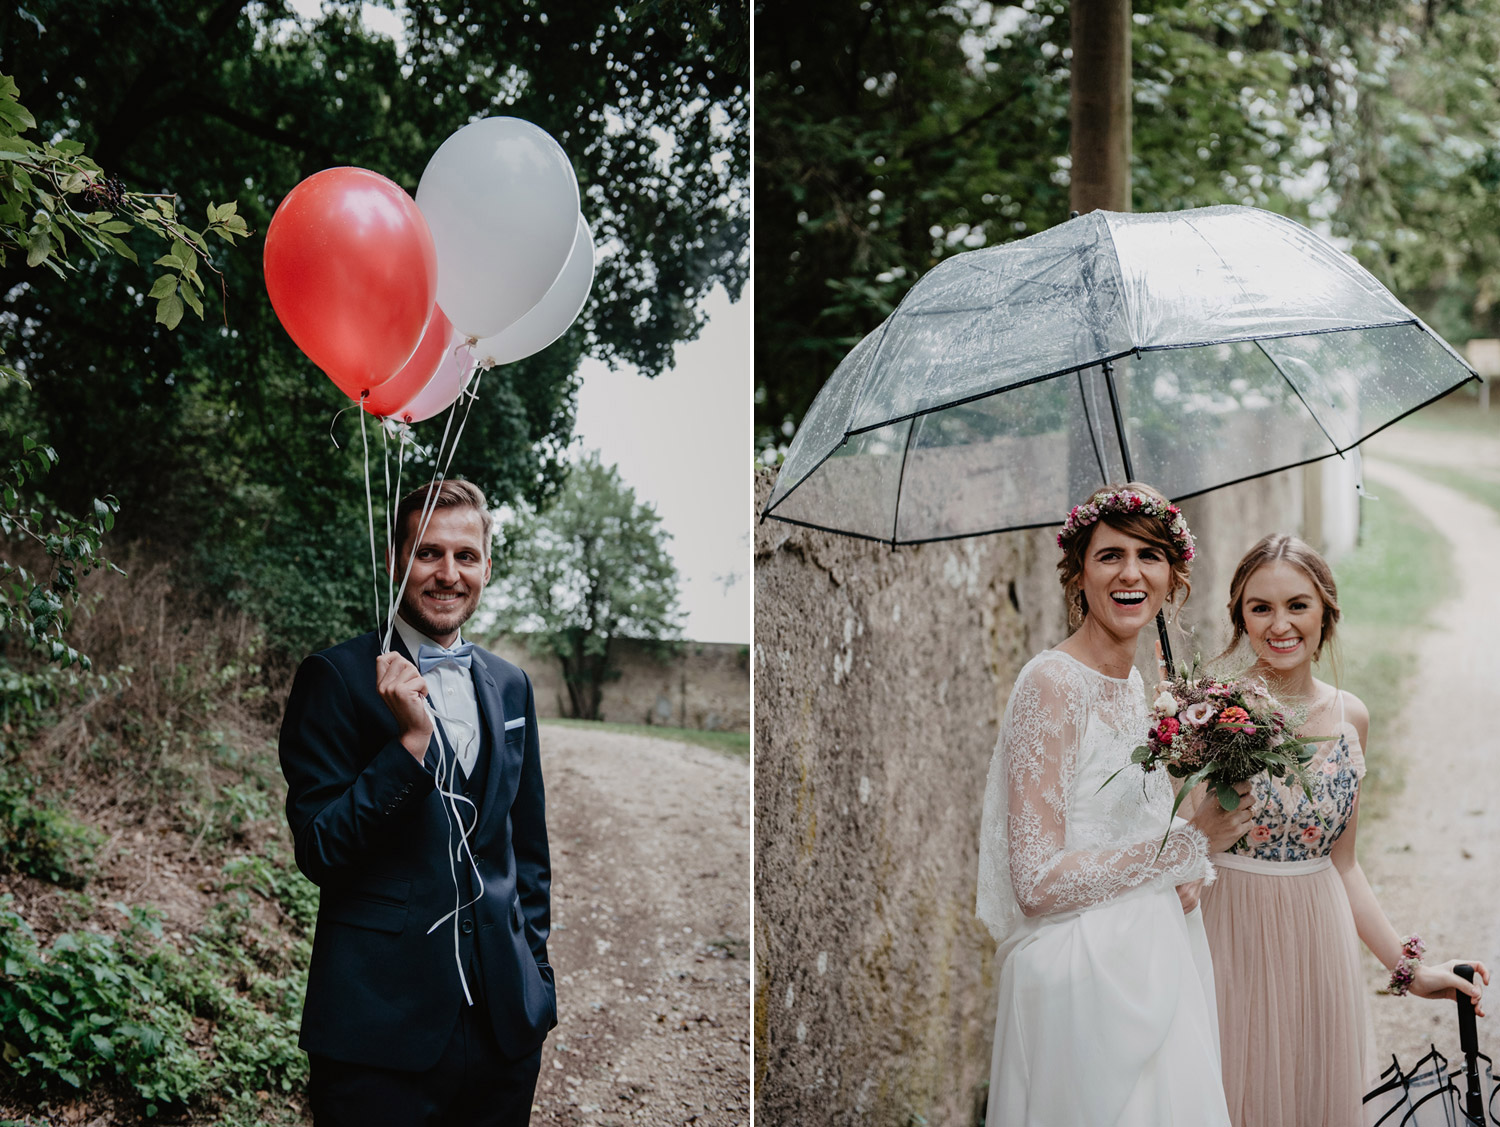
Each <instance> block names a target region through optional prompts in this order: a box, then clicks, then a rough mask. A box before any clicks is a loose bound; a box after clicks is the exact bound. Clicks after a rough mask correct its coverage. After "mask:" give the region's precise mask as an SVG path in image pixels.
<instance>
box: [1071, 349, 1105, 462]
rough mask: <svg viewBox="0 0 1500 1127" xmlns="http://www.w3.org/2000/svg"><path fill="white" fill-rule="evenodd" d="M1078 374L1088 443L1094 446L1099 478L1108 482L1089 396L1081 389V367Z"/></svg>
mask: <svg viewBox="0 0 1500 1127" xmlns="http://www.w3.org/2000/svg"><path fill="white" fill-rule="evenodd" d="M1076 374H1077V376H1078V401H1079V403H1081V404H1083V425H1084V426H1086V427H1087V428H1088V431H1089V445H1090V446H1092V447H1093V448H1094V463H1095V465H1097V466H1098V467H1099V480H1100V481H1102V482H1105V483H1108V482H1109V474H1108V473H1107V472H1106V471H1105V469H1104V455H1103V454H1101V453H1100V452H1099V439H1098V438H1097V437H1095V435H1094V420H1093V417H1092V416H1091V415H1090V414H1089V397H1088V395H1087V394H1085V392H1084V390H1083V369H1082V368H1079V369H1078V371H1077V373H1076Z"/></svg>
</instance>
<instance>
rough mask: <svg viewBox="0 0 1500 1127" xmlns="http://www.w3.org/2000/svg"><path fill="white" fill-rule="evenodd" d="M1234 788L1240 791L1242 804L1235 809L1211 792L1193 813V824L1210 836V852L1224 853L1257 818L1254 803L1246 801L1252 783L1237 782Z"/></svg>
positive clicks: (1242, 835)
mask: <svg viewBox="0 0 1500 1127" xmlns="http://www.w3.org/2000/svg"><path fill="white" fill-rule="evenodd" d="M1234 789H1235V790H1236V791H1237V792H1239V796H1240V804H1239V805H1238V806H1237V807H1235V808H1234V809H1233V810H1225V809H1224V807H1222V806H1220V805H1219V800H1218V799H1217V798H1216V797H1214V796H1213V795H1212V794H1210V795H1207V796H1206V797H1205V798H1204V800H1203V801H1202V802H1200V803H1198V811H1197V813H1195V814H1194V815H1193V818H1192V824H1193V825H1195V826H1197V827H1198V829H1199V830H1200V831H1201V832H1202V834H1203V836H1204V837H1206V838H1208V851H1209V852H1210V853H1223V852H1224V850H1226V849H1228V848H1229V847H1230V846H1231V845H1233V844H1234V843H1235V842H1237V841H1239V839H1240V838H1242V837H1244V836H1245V834H1246V833H1247V832H1249V830H1250V824H1251V822H1253V821H1254V820H1255V818H1254V816H1253V815H1252V814H1251V813H1250V807H1251V805H1252V803H1249V802H1246V801H1244V799H1245V796H1246V795H1247V794H1249V793H1250V783H1249V782H1248V781H1247V782H1243V783H1235V784H1234Z"/></svg>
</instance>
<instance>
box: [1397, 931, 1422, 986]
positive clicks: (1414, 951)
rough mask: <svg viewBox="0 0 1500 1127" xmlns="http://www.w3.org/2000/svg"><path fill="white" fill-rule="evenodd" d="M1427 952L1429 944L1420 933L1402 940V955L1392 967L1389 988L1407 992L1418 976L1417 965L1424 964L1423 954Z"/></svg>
mask: <svg viewBox="0 0 1500 1127" xmlns="http://www.w3.org/2000/svg"><path fill="white" fill-rule="evenodd" d="M1426 952H1427V945H1426V944H1425V943H1423V942H1422V937H1421V936H1420V935H1408V936H1407V937H1406V938H1405V939H1403V940H1402V941H1401V957H1400V958H1399V959H1397V960H1396V965H1395V966H1394V967H1392V968H1391V984H1390V986H1389V987H1388V989H1389V990H1390V992H1391V993H1392V994H1405V993H1406V992H1407V991H1408V990H1410V989H1411V984H1412V982H1413V980H1415V979H1416V977H1417V967H1419V966H1420V965H1421V964H1422V956H1423V955H1424V954H1426Z"/></svg>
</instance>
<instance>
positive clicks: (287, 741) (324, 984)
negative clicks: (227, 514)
mask: <svg viewBox="0 0 1500 1127" xmlns="http://www.w3.org/2000/svg"><path fill="white" fill-rule="evenodd" d="M392 645H393V646H394V647H395V648H396V649H397V650H398V652H400V653H401V654H402V655H403V656H404V657H406V658H407V659H408V660H410V659H411V655H410V654H409V653H407V651H406V648H405V646H404V645H403V644H402V642H401V639H400V635H399V634H396V633H395V632H393V633H392ZM379 651H380V638H379V635H377V634H375V633H373V632H372V633H369V634H363V635H361V636H360V637H358V638H354V639H351V640H350V641H347V642H344V643H343V644H342V645H338V646H334V647H332V648H331V649H327V650H323V651H322V652H321V653H316V654H313V655H312V656H311V657H309V658H308V659H307V660H306V661H304V662H303V663H302V665H301V667H300V668H299V669H298V670H297V677H296V680H295V681H294V682H293V684H292V691H291V694H290V696H289V697H288V698H287V705H286V715H285V717H284V718H283V720H282V724H281V742H280V751H281V769H282V772H283V773H284V774H285V775H286V780H287V787H288V791H287V800H286V815H287V822H288V823H289V824H290V825H291V830H292V837H293V840H294V843H295V846H296V856H297V866H298V868H300V869H301V870H302V872H303V873H305V874H306V875H307V877H308V879H309V880H311V881H312V882H313V883H314V884H316V885H317V886H318V888H319V890H320V894H319V898H318V924H317V932H316V934H315V936H314V938H313V953H312V965H311V967H310V969H309V972H308V978H307V1002H306V1005H305V1006H304V1008H303V1011H302V1036H301V1040H300V1042H299V1043H300V1045H301V1046H302V1048H303V1049H305V1050H306V1051H307V1052H309V1053H316V1054H318V1055H321V1056H326V1057H331V1058H333V1059H334V1060H341V1061H348V1062H351V1063H354V1064H364V1065H371V1066H374V1067H378V1068H394V1069H402V1070H407V1071H425V1070H426V1069H428V1068H431V1067H432V1066H434V1065H435V1064H436V1063H437V1061H438V1058H439V1057H440V1056H441V1054H442V1052H443V1048H444V1046H445V1045H446V1044H447V1042H448V1039H449V1037H450V1035H451V1034H452V1032H453V1028H454V1025H455V1023H456V1021H457V1020H458V1015H459V1009H460V1007H461V1006H463V1005H464V1004H465V1001H464V995H463V987H462V985H461V983H460V981H459V976H458V968H457V966H456V964H455V960H454V935H455V931H454V925H453V922H452V921H451V920H449V921H448V922H446V923H444V924H443V925H442V926H441V927H439V928H437V929H436V930H435V931H433V932H432V933H431V934H429V933H428V929H429V928H430V927H431V926H432V924H433V923H434V922H436V921H437V920H438V919H439V918H441V917H442V916H443V915H444V914H446V913H449V912H451V911H452V910H453V909H454V907H455V898H454V878H453V873H452V870H450V867H449V857H450V855H451V849H452V845H450V840H451V841H452V842H453V843H455V844H456V842H457V838H456V836H450V835H451V830H450V820H449V816H448V814H447V813H445V809H444V800H443V798H442V797H441V795H440V794H439V793H438V792H437V789H436V782H435V778H434V774H435V769H436V765H437V761H438V755H439V747H438V739H437V737H436V736H434V738H433V740H432V743H431V744H430V745H429V747H428V751H427V758H426V760H425V761H424V762H422V763H418V762H417V760H416V759H415V758H414V757H413V756H412V755H411V753H410V752H408V751H407V750H406V748H405V747H404V746H402V744H401V742H400V740H399V739H398V728H397V725H396V718H395V716H394V715H393V714H392V713H391V710H390V709H389V708H388V707H387V706H386V704H385V702H384V701H383V700H382V699H381V698H380V694H379V693H378V692H377V691H376V689H375V658H376V656H377V654H378V653H379ZM472 674H473V678H474V689H475V695H476V697H477V699H478V704H479V719H480V728H481V748H482V754H485V755H488V756H489V760H488V767H487V770H486V771H484V772H481V771H479V770H476V772H475V775H476V778H480V777H481V776H482V780H483V784H484V790H483V794H482V795H481V796H478V798H479V801H478V803H477V805H478V807H479V820H478V823H477V825H476V826H475V827H474V830H473V832H472V833H471V834H470V838H469V840H470V844H471V846H472V849H473V853H474V858H475V861H476V864H477V866H478V869H479V873H480V876H481V878H482V880H483V882H484V895H483V896H482V897H481V898H480V899H479V901H478V902H477V903H475V904H474V905H472V906H471V907H469V908H466V909H465V910H464V911H463V912H462V913H460V917H459V919H460V928H459V933H458V934H459V957H460V958H462V960H463V962H464V965H465V973H466V974H467V975H468V977H469V990H470V992H471V993H473V994H474V996H475V1002H476V1003H481V1002H482V1004H483V1005H484V1006H485V1008H486V1009H487V1011H488V1014H489V1017H490V1020H491V1022H492V1024H493V1026H494V1030H495V1038H496V1040H497V1041H498V1043H499V1045H500V1049H501V1051H502V1052H503V1053H504V1054H505V1055H506V1056H507V1057H509V1058H512V1059H519V1058H521V1057H524V1056H526V1055H528V1054H529V1053H531V1052H532V1051H533V1050H534V1049H536V1047H537V1046H538V1045H540V1044H541V1042H542V1040H543V1038H544V1037H545V1036H546V1034H547V1031H548V1030H549V1029H551V1028H552V1027H553V1026H554V1025H556V1024H557V995H556V991H555V988H554V985H553V978H552V968H551V967H550V966H548V965H547V934H548V931H549V930H550V926H551V925H550V907H549V889H550V885H551V871H550V864H549V861H548V853H547V829H546V823H545V819H544V810H543V796H542V771H541V763H540V760H539V754H538V742H537V729H536V705H535V701H534V699H533V696H532V689H531V681H530V680H529V679H528V678H527V676H526V674H525V673H523V672H522V671H521V670H520V669H518V668H517V667H516V666H514V665H512V664H510V663H509V662H508V661H504V660H502V659H501V658H498V657H496V656H495V655H494V654H492V653H488V652H487V651H485V650H482V649H479V648H478V647H476V648H475V649H474V665H473V670H472ZM522 718H524V723H523V724H521V725H518V726H513V727H511V728H510V729H509V730H507V729H506V722H507V721H508V720H509V721H512V722H513V721H515V720H517V719H522ZM466 862H467V859H465V863H463V864H455V865H454V869H456V870H457V871H458V874H459V876H458V879H459V881H460V885H461V887H462V889H463V893H464V895H463V897H462V899H463V900H468V899H470V893H469V886H468V883H467V880H466V878H465V875H464V869H465V868H466V867H467V864H466ZM476 967H477V969H478V973H477V975H476V974H475V973H474V970H475V968H476Z"/></svg>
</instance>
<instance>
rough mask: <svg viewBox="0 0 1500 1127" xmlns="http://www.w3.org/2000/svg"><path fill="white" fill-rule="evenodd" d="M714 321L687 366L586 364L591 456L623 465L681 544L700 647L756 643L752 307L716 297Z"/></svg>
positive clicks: (584, 402)
mask: <svg viewBox="0 0 1500 1127" xmlns="http://www.w3.org/2000/svg"><path fill="white" fill-rule="evenodd" d="M705 308H706V310H707V312H708V315H709V323H708V325H707V326H706V327H705V328H704V330H703V334H702V335H701V336H700V337H699V338H698V339H697V340H696V341H693V342H691V343H690V344H680V345H678V346H677V366H676V367H675V368H673V369H672V370H671V371H669V372H666V373H663V374H662V375H660V376H657V377H656V378H655V379H648V378H647V377H645V376H642V375H640V374H639V373H637V372H636V371H635V370H634V369H624V368H622V369H620V370H618V371H613V372H612V371H610V370H609V368H608V367H607V366H606V365H604V364H603V363H602V362H600V361H597V360H585V361H584V362H583V366H582V368H581V369H580V370H581V372H582V375H583V388H582V390H581V391H580V392H579V393H578V425H577V427H576V428H575V434H576V435H577V436H578V442H579V448H580V449H581V450H598V451H599V452H600V457H601V460H602V461H603V462H604V463H605V464H606V465H609V464H611V463H613V464H615V465H618V466H619V467H620V476H621V477H622V478H623V479H624V481H625V483H626V484H627V485H629V486H631V487H632V488H633V489H634V490H635V493H636V497H637V498H638V499H639V500H641V501H645V502H649V503H650V504H652V505H654V506H655V508H656V511H657V513H658V514H659V515H660V516H661V518H662V527H664V528H665V529H666V530H667V531H668V532H670V533H671V534H672V539H671V540H670V541H669V542H668V545H667V546H668V548H669V550H670V551H671V553H672V558H673V559H674V560H675V561H676V563H677V571H678V574H679V576H680V578H681V583H682V586H681V605H682V607H683V609H684V610H685V611H687V621H686V624H685V626H684V629H683V633H684V635H685V636H686V637H688V638H690V639H692V640H693V641H696V642H741V643H748V642H749V641H750V589H751V584H750V520H751V507H752V500H751V493H750V488H751V470H752V463H753V458H754V454H753V451H752V447H753V443H752V441H751V423H750V411H751V406H750V404H751V387H750V309H749V302H748V301H745V300H740V301H738V302H735V303H733V304H731V303H730V301H729V299H728V297H727V296H726V295H725V293H724V291H723V289H720V288H716V289H715V290H714V292H713V293H712V294H711V295H710V296H709V298H708V300H707V304H706V306H705Z"/></svg>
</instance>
